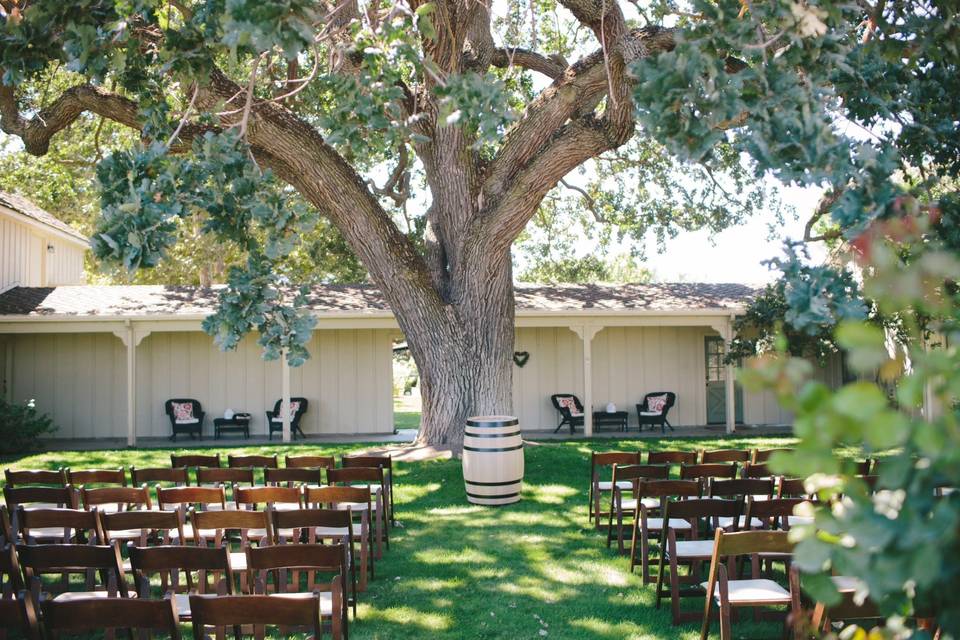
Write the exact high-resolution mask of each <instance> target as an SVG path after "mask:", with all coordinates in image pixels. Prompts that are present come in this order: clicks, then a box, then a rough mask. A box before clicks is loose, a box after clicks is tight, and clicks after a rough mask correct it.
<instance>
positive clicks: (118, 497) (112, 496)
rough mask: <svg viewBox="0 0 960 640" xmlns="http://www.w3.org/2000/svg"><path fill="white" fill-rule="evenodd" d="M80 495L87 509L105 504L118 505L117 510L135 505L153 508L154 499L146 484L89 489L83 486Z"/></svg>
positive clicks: (139, 507) (142, 507)
mask: <svg viewBox="0 0 960 640" xmlns="http://www.w3.org/2000/svg"><path fill="white" fill-rule="evenodd" d="M80 496H81V497H82V498H83V506H84V508H86V509H92V508H93V507H99V506H103V505H111V504H113V505H117V510H118V511H120V510H123V509H126V510H130V509H131V508H133V507H136V508H138V509H152V508H153V501H152V500H150V490H149V489H147V486H146V485H143V486H142V487H98V488H95V489H88V488H86V487H81V489H80Z"/></svg>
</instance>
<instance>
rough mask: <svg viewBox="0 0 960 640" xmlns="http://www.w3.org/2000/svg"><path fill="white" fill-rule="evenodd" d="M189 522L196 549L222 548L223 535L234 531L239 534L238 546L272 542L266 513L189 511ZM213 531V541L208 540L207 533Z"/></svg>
mask: <svg viewBox="0 0 960 640" xmlns="http://www.w3.org/2000/svg"><path fill="white" fill-rule="evenodd" d="M190 522H191V524H192V525H193V540H194V543H195V544H196V545H197V546H198V547H202V546H207V545H208V544H211V543H212V544H213V545H214V546H215V547H220V546H223V544H224V542H229V540H225V534H227V533H229V532H230V531H236V532H238V533H239V534H240V536H239V542H240V546H241V547H244V546H247V545H248V544H249V543H250V542H256V543H257V544H270V543H272V542H273V531H272V530H271V527H270V514H269V513H267V512H266V511H246V510H244V511H239V510H236V509H227V510H226V511H191V512H190ZM208 531H213V532H214V534H213V539H208V538H207V537H206V536H207V532H208Z"/></svg>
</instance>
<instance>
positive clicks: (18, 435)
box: [0, 399, 57, 453]
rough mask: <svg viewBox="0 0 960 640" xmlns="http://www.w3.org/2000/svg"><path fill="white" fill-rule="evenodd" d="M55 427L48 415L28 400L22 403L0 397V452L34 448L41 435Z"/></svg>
mask: <svg viewBox="0 0 960 640" xmlns="http://www.w3.org/2000/svg"><path fill="white" fill-rule="evenodd" d="M56 430H57V428H56V426H54V424H53V420H52V419H51V418H50V416H48V415H46V414H44V413H40V412H39V411H37V408H36V407H35V406H34V404H33V400H29V401H27V402H26V403H24V404H17V403H13V402H7V401H6V400H2V399H0V453H20V452H23V451H28V450H30V449H32V448H35V447H36V445H37V444H38V440H39V438H40V437H41V436H43V435H46V434H50V433H53V432H54V431H56Z"/></svg>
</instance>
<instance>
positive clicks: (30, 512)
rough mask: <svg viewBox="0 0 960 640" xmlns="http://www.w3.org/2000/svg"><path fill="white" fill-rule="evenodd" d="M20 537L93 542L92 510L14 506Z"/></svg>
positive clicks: (96, 535)
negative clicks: (15, 507)
mask: <svg viewBox="0 0 960 640" xmlns="http://www.w3.org/2000/svg"><path fill="white" fill-rule="evenodd" d="M17 523H18V525H19V527H20V531H19V534H20V541H21V542H22V543H24V544H44V543H46V544H97V542H98V540H99V526H98V523H97V514H96V512H95V511H87V510H85V509H25V508H24V507H23V505H21V506H19V507H17Z"/></svg>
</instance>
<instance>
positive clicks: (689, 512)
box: [657, 498, 743, 625]
mask: <svg viewBox="0 0 960 640" xmlns="http://www.w3.org/2000/svg"><path fill="white" fill-rule="evenodd" d="M742 511H743V500H742V499H738V500H712V499H697V498H692V499H690V500H671V501H668V502H667V504H666V507H665V508H664V518H666V519H667V521H668V522H669V521H670V520H674V519H676V520H682V521H685V522H690V523H695V524H698V523H700V522H701V520H707V521H708V522H713V521H715V520H717V519H718V518H729V519H731V520H732V521H734V522H736V521H737V519H738V518H739V516H740V514H741V512H742ZM698 528H699V527H698V526H694V527H693V529H692V530H691V536H690V539H689V540H677V530H676V529H674V528H673V527H668V529H667V538H666V542H665V543H664V549H663V553H661V554H660V567H659V571H658V572H657V609H659V608H660V600H661V598H663V597H664V596H668V595H669V596H670V608H671V613H672V619H673V624H674V625H678V624H680V623H681V622H686V621H689V620H698V619H699V616H700V613H699V612H684V611H681V610H680V599H681V598H685V597H689V596H699V597H701V598H702V597H703V589H701V588H700V587H699V584H696V586H695V587H689V586H688V587H686V588H681V585H683V584H687V585H689V584H691V583H699V581H700V565H701V564H703V563H704V562H710V558H712V557H713V540H712V539H707V540H698V539H697V529H698ZM681 564H684V565H688V566H689V568H690V572H689V574H688V575H687V576H685V577H681V576H680V573H679V567H680V565H681ZM668 567H669V569H668ZM668 574H669V579H670V584H669V587H667V588H665V587H664V584H665V582H666V579H667V575H668Z"/></svg>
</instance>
